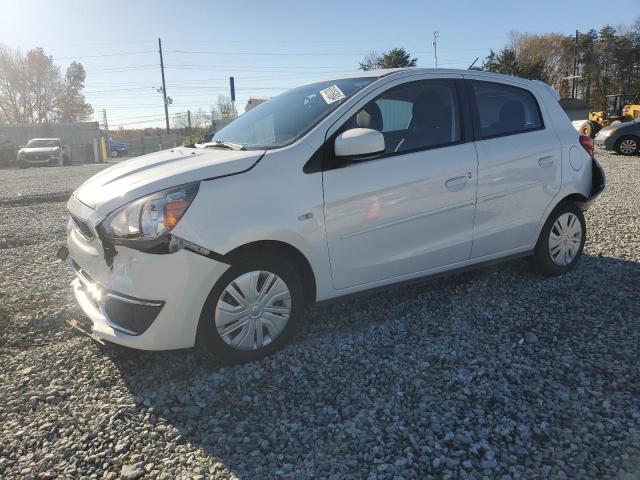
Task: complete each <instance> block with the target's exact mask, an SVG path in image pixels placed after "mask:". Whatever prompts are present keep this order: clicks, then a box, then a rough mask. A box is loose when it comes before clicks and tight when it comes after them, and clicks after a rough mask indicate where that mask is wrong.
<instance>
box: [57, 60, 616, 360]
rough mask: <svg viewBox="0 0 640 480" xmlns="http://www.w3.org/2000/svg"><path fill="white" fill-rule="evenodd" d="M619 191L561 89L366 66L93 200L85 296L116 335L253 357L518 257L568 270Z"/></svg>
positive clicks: (85, 214) (73, 202) (78, 211)
mask: <svg viewBox="0 0 640 480" xmlns="http://www.w3.org/2000/svg"><path fill="white" fill-rule="evenodd" d="M603 188H604V175H603V172H602V170H601V169H600V167H599V166H598V164H597V163H596V162H595V160H593V144H592V141H591V139H589V138H587V137H578V135H577V133H576V131H575V129H574V128H573V126H572V125H571V122H570V121H569V120H568V118H567V116H566V115H565V113H564V112H563V110H562V108H561V107H560V105H559V104H558V96H557V94H556V93H555V92H554V91H553V90H552V89H551V88H550V87H549V86H547V85H546V84H544V83H541V82H537V81H528V80H523V79H519V78H513V77H507V76H502V75H496V74H488V73H482V72H476V71H457V70H442V69H438V70H423V69H402V70H381V71H372V72H360V73H357V74H353V75H348V76H345V77H343V78H337V79H334V80H330V81H323V82H319V83H314V84H310V85H305V86H302V87H299V88H296V89H293V90H290V91H288V92H286V93H284V94H282V95H279V96H277V97H274V98H273V99H271V100H269V101H267V102H265V103H263V104H261V105H259V106H257V107H256V108H254V109H252V110H251V111H249V112H247V113H245V114H244V115H242V116H241V117H239V118H238V119H237V120H235V121H234V122H232V123H231V124H230V125H228V126H227V127H225V128H224V129H222V130H220V131H219V132H218V133H217V134H216V135H215V137H214V138H213V139H212V141H211V142H210V143H207V144H204V145H201V146H200V148H186V147H181V148H174V149H172V150H165V151H163V152H159V153H154V154H151V155H146V156H143V157H139V158H137V159H134V160H129V161H126V162H122V163H120V164H118V165H114V166H113V167H111V168H108V169H106V170H104V171H102V172H100V173H98V174H97V175H95V176H94V177H93V178H91V179H90V180H88V181H87V182H86V183H85V184H83V185H82V186H80V187H79V188H78V189H77V190H76V191H75V192H74V194H73V196H72V197H71V199H70V200H69V203H68V208H69V211H70V214H71V219H70V222H69V228H68V256H69V260H70V263H71V265H72V266H73V268H74V270H75V271H76V274H77V279H76V280H74V282H73V289H74V292H75V295H76V298H77V300H78V302H79V303H80V305H81V306H82V308H83V310H84V311H85V313H86V314H87V315H88V316H89V318H90V319H91V320H92V322H93V333H94V334H96V335H98V336H99V337H101V338H103V339H106V340H109V341H112V342H115V343H119V344H123V345H128V346H131V347H135V348H141V349H150V350H151V349H153V350H157V349H175V348H185V347H192V346H194V345H195V344H199V345H202V346H203V347H204V348H206V349H208V350H210V351H211V352H213V353H215V354H218V355H221V356H223V357H227V358H231V359H233V360H237V361H246V360H252V359H256V358H259V357H261V356H263V355H266V354H269V353H271V352H273V351H275V350H276V349H278V348H279V347H281V346H282V345H283V344H284V343H285V342H286V341H287V340H288V339H289V338H290V337H291V334H292V333H293V331H294V330H295V328H296V326H297V325H298V324H299V323H300V321H301V317H302V315H303V311H304V310H303V308H304V306H305V304H313V303H316V302H323V301H327V300H331V299H335V298H337V297H341V296H344V295H348V294H352V293H356V292H361V291H364V290H370V289H373V288H377V287H383V286H389V285H393V284H397V283H398V282H403V281H407V280H413V279H417V278H421V277H425V276H430V275H435V274H441V273H443V272H451V271H456V270H459V269H462V268H467V267H470V266H479V265H483V264H486V263H487V262H494V261H496V260H505V259H509V258H514V257H517V256H526V255H530V256H532V260H533V263H534V265H535V266H536V267H537V269H538V270H540V271H541V272H543V273H545V274H559V273H563V272H566V271H567V270H569V269H571V268H573V267H574V266H575V264H576V262H577V261H578V260H579V258H580V256H581V253H582V248H583V245H584V242H585V237H586V225H585V221H584V217H583V214H582V211H583V210H584V209H585V208H586V207H587V205H588V204H589V203H590V202H591V201H592V200H593V198H594V197H595V196H596V195H597V194H598V193H599V192H600V191H601V190H602V189H603ZM63 254H64V253H63Z"/></svg>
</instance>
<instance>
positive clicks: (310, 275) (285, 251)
mask: <svg viewBox="0 0 640 480" xmlns="http://www.w3.org/2000/svg"><path fill="white" fill-rule="evenodd" d="M246 255H271V256H277V257H281V258H285V259H287V260H289V261H291V262H292V263H293V264H294V266H295V267H296V269H297V270H298V272H299V273H300V275H301V277H302V283H303V290H304V299H305V304H313V303H315V301H316V288H317V286H316V277H315V273H314V271H313V268H312V267H311V264H310V263H309V260H307V257H305V256H304V254H303V253H302V252H301V251H300V250H298V249H297V248H296V247H294V246H293V245H291V244H289V243H286V242H283V241H280V240H259V241H255V242H250V243H247V244H244V245H240V246H239V247H236V248H234V249H233V250H231V251H229V252H227V253H226V254H224V256H223V258H224V260H225V261H226V262H228V263H229V264H233V263H234V261H236V260H237V259H238V258H240V257H243V256H246Z"/></svg>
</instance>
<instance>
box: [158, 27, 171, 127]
mask: <svg viewBox="0 0 640 480" xmlns="http://www.w3.org/2000/svg"><path fill="white" fill-rule="evenodd" d="M158 48H159V53H160V72H162V98H163V99H164V119H165V121H166V123H167V133H171V130H170V129H169V101H168V100H167V85H166V83H165V81H164V61H163V60H162V40H160V38H158Z"/></svg>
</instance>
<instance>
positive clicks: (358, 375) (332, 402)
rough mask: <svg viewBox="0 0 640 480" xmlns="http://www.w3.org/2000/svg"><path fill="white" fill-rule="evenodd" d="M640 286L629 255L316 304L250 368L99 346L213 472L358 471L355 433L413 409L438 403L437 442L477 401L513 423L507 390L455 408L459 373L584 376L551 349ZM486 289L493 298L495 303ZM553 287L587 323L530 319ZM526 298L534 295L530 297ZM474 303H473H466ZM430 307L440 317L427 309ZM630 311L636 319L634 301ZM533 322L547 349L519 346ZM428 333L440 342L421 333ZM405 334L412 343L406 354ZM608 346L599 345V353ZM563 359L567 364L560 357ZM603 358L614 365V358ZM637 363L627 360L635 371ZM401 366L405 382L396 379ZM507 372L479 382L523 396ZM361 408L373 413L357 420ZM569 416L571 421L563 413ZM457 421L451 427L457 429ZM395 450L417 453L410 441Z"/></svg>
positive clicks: (406, 423)
mask: <svg viewBox="0 0 640 480" xmlns="http://www.w3.org/2000/svg"><path fill="white" fill-rule="evenodd" d="M634 284H635V285H636V286H637V285H640V264H639V263H637V262H632V261H625V260H620V259H616V258H608V257H599V256H592V255H584V257H583V259H582V261H581V263H580V265H579V266H578V268H577V269H576V270H575V271H573V272H571V273H569V274H567V275H565V276H563V277H556V278H543V277H540V276H537V275H535V274H532V273H529V270H528V266H527V264H526V262H525V261H515V262H509V263H505V264H502V265H496V266H492V267H489V268H485V269H482V270H478V271H474V272H470V273H465V274H462V275H456V276H453V277H449V278H446V279H438V280H434V281H430V282H424V283H418V284H414V285H411V286H405V287H399V288H395V289H392V290H390V291H388V292H386V293H382V294H376V295H374V296H369V297H362V298H359V299H356V300H353V301H350V302H341V303H336V304H333V305H331V306H328V307H321V308H315V309H312V310H311V311H310V319H309V321H308V322H307V325H305V327H304V328H303V331H302V332H300V333H299V334H298V335H297V337H296V338H295V339H294V341H293V343H292V344H291V345H290V346H288V347H285V348H284V350H282V351H281V352H278V353H277V354H275V355H273V356H272V357H270V358H267V359H264V360H262V361H259V362H253V363H250V364H245V365H235V366H230V365H225V364H224V363H221V362H219V361H214V360H211V358H209V357H202V356H200V355H199V354H198V353H196V352H194V351H192V350H185V351H175V352H140V351H135V350H130V349H126V348H123V347H118V346H114V345H107V346H105V347H104V348H102V349H101V351H102V352H103V353H105V354H106V355H108V356H109V357H110V359H111V360H112V361H113V364H114V365H115V367H117V368H118V370H119V372H120V375H121V377H122V379H123V380H124V382H125V385H126V388H127V389H128V390H129V391H130V392H131V394H132V396H133V399H134V401H135V404H136V408H137V409H139V410H140V413H141V414H145V413H149V416H150V418H151V420H150V421H151V422H152V423H166V424H168V425H171V426H173V427H174V428H175V429H176V430H177V432H176V433H175V435H174V436H171V435H170V434H168V433H166V434H165V435H168V437H167V438H166V439H165V440H166V442H168V443H173V444H176V443H177V444H180V443H188V444H190V445H192V446H195V447H198V448H201V449H203V450H204V451H205V452H206V454H207V455H208V457H209V460H210V462H211V466H210V468H211V469H213V470H211V471H214V470H216V469H217V471H223V472H226V473H234V474H235V475H238V476H241V477H242V476H248V477H247V478H258V477H263V476H264V477H273V476H274V475H275V476H278V475H285V476H286V475H287V474H292V472H301V471H306V472H308V473H317V472H323V473H322V475H320V474H318V475H319V476H323V475H324V474H325V473H327V472H333V473H337V474H338V475H339V476H344V475H354V474H355V471H356V470H354V469H358V468H361V467H362V465H361V464H360V462H359V464H358V465H353V464H352V465H351V466H349V465H347V464H346V463H345V461H344V459H345V458H346V457H347V456H352V455H355V454H357V453H358V452H360V453H362V452H364V451H368V450H369V449H370V445H369V444H368V442H367V441H365V442H359V441H358V440H357V436H358V432H359V431H360V430H361V429H366V430H367V432H368V435H373V437H374V438H375V435H376V432H378V435H386V434H387V433H388V428H389V423H392V424H393V423H395V425H392V428H393V429H395V428H397V427H399V426H402V428H404V429H405V430H407V431H411V430H412V429H413V427H414V426H415V425H414V424H413V422H415V421H417V420H415V418H417V417H420V421H421V422H422V421H424V419H422V417H421V415H422V414H423V413H424V412H422V413H419V412H421V411H422V410H423V409H425V408H432V409H433V410H432V411H431V413H427V414H426V417H427V418H430V420H428V422H430V425H431V427H430V428H432V430H433V432H432V438H433V439H435V441H442V438H443V437H444V435H445V433H446V430H440V429H439V428H437V427H434V426H433V425H434V424H436V425H437V424H438V422H447V421H449V419H450V418H461V416H462V417H464V416H465V415H466V414H467V413H470V412H471V409H472V408H476V407H477V406H478V405H480V406H482V405H483V402H485V404H486V405H485V406H488V407H489V408H492V409H495V410H496V411H497V412H500V411H502V410H504V412H505V413H503V416H505V417H507V418H508V419H509V415H511V414H513V415H514V416H515V415H516V414H515V413H512V412H511V410H509V407H508V401H505V400H504V399H501V398H500V397H496V398H498V400H493V399H489V400H486V399H484V398H482V396H481V395H480V394H479V395H480V397H476V401H477V402H478V405H475V406H469V407H468V408H469V411H467V410H465V407H461V406H460V405H459V404H456V403H455V402H454V403H452V404H451V405H453V406H452V407H447V403H446V402H445V399H451V398H454V399H455V398H457V397H458V396H468V397H469V398H473V395H474V393H473V392H472V393H468V392H467V390H466V389H472V388H473V387H472V384H471V383H469V382H468V381H467V382H466V383H465V382H464V381H460V380H458V377H459V376H461V375H462V373H460V372H461V371H464V369H465V368H467V367H468V365H466V363H468V362H470V364H471V367H468V368H472V367H473V365H474V362H476V361H480V362H485V363H486V364H487V365H489V367H488V368H492V362H493V361H494V359H495V358H499V359H500V360H499V362H503V363H501V364H500V365H499V367H498V366H495V368H496V370H498V368H504V369H508V368H511V366H510V364H509V362H510V361H511V360H510V359H511V358H514V359H517V362H519V363H518V367H517V368H522V369H523V371H525V372H526V375H530V376H531V377H536V376H538V377H539V381H541V382H543V383H546V384H548V385H553V386H554V388H556V386H558V388H560V389H565V388H569V387H566V385H571V384H572V382H575V383H579V382H580V381H581V380H580V379H578V377H577V376H576V378H575V379H574V378H573V377H572V376H571V375H572V373H571V372H570V373H567V374H563V376H561V377H560V376H558V377H554V376H553V375H554V374H553V373H550V372H552V370H550V369H551V368H552V366H553V362H555V361H556V360H555V359H554V358H553V357H554V355H555V353H554V349H555V348H557V349H558V351H559V352H560V351H563V352H564V349H565V347H564V345H563V344H562V338H560V340H558V339H557V337H558V336H560V335H563V334H566V335H568V336H573V341H576V340H575V339H576V338H581V337H585V338H587V339H588V336H589V335H590V334H591V332H592V328H593V326H594V325H597V324H599V325H602V322H604V321H605V320H607V317H606V315H607V313H606V312H608V309H610V308H611V306H615V305H616V304H617V305H619V302H620V299H621V298H626V297H625V296H626V295H631V293H632V292H633V285H634ZM567 285H568V287H567ZM603 286H606V290H607V291H608V292H609V291H610V292H618V293H617V295H618V296H617V297H616V296H615V295H613V296H611V295H612V294H611V293H605V296H607V297H606V298H604V297H603V296H602V294H601V291H602V288H603ZM567 292H568V293H567ZM489 293H490V294H491V295H492V297H493V298H491V299H490V300H487V297H488V296H489ZM554 294H557V295H558V297H557V298H558V299H560V300H561V301H565V302H568V303H569V304H571V303H572V302H574V303H575V304H576V305H577V306H578V307H580V309H581V311H582V312H583V317H584V318H577V319H575V320H579V322H575V321H574V320H571V321H565V320H562V319H560V320H553V321H546V320H545V321H543V320H539V319H537V317H535V316H527V310H528V309H531V308H534V307H532V304H534V303H535V305H536V306H535V308H534V309H538V310H539V311H540V312H542V313H540V315H542V316H544V317H545V318H546V316H548V315H549V313H548V312H547V311H546V310H544V308H543V307H540V306H538V305H539V304H540V303H544V300H545V298H548V296H549V295H554ZM532 295H535V296H536V298H538V300H536V301H535V302H534V301H533V300H532ZM479 297H481V298H479ZM630 301H632V302H633V300H630ZM460 302H463V303H464V302H467V303H469V304H470V305H469V306H468V307H464V308H466V309H464V310H462V313H461V314H460V312H458V311H457V310H455V308H457V304H459V303H460ZM474 302H476V303H478V305H479V306H474V305H471V304H473V303H474ZM487 302H490V303H487ZM610 304H611V305H610ZM487 305H491V307H487ZM432 308H433V309H435V311H436V312H438V316H436V317H432V316H429V311H430V310H431V309H432ZM461 308H462V307H461ZM538 310H536V311H538ZM552 310H553V309H550V310H549V311H552ZM492 311H495V312H498V313H497V314H495V315H494V314H492V313H491V312H492ZM627 311H628V312H631V311H635V312H636V313H638V304H637V300H636V301H635V304H633V305H630V306H628V307H627ZM584 312H588V314H587V313H584ZM623 313H624V312H623ZM447 315H450V316H458V317H460V318H458V319H457V320H456V321H455V322H454V321H453V320H451V321H450V322H449V320H447V319H446V318H444V317H446V316H447ZM625 315H626V313H625ZM518 316H521V317H522V318H524V320H523V319H522V318H519V317H518ZM397 319H400V320H397ZM622 320H624V319H622ZM614 321H615V320H614ZM394 322H396V323H394ZM398 322H399V323H398ZM545 322H546V323H545ZM422 323H424V324H426V325H427V326H428V329H427V332H426V333H425V335H422V336H420V337H410V336H409V335H408V333H407V328H406V327H407V325H408V326H411V325H416V324H422ZM461 328H462V331H461ZM528 329H531V330H534V331H537V337H536V342H538V337H539V339H540V340H539V342H540V343H539V344H538V345H536V348H538V350H539V351H536V350H533V346H530V348H529V349H526V348H525V347H526V345H525V346H524V347H522V345H523V337H522V335H520V334H521V333H524V331H525V330H528ZM409 330H410V329H409ZM380 333H382V335H378V334H380ZM367 335H369V336H367ZM385 335H387V337H385ZM425 336H427V337H429V336H432V337H433V338H427V340H424V337H425ZM616 338H617V336H616V333H615V332H612V333H608V332H607V333H606V334H605V335H604V337H603V340H602V342H603V346H606V342H608V341H611V342H614V340H615V339H616ZM405 342H407V344H408V345H410V347H407V348H405ZM553 342H555V343H553ZM478 344H481V348H480V347H478ZM549 345H551V346H549ZM610 347H613V345H611V346H610ZM543 348H544V349H545V350H544V352H543V354H542V353H540V352H541V351H542V349H543ZM576 348H577V347H576ZM585 348H586V347H585ZM518 349H520V350H518ZM411 350H413V351H411ZM416 352H417V353H416ZM479 352H482V353H483V354H484V355H485V359H484V360H482V359H480V360H478V357H479V356H480V355H481V353H479ZM513 352H515V353H513ZM609 353H611V355H615V352H609ZM609 353H607V352H604V353H603V358H604V357H605V356H606V355H608V354H609ZM511 355H513V357H511ZM563 355H564V356H562V361H563V362H566V355H567V354H566V352H565V353H563ZM558 356H559V358H560V355H558ZM607 358H609V360H611V361H612V362H615V358H614V357H613V356H610V357H607ZM505 359H506V360H505ZM514 361H515V360H514ZM558 361H559V360H558ZM626 361H628V360H626ZM635 363H636V365H635V367H634V366H633V365H630V366H629V368H632V369H633V368H637V366H638V365H637V364H638V362H637V361H636V362H635ZM542 364H544V365H545V368H547V367H546V365H547V364H549V365H551V367H548V368H547V369H546V370H542V367H541V370H540V371H536V365H542ZM427 367H428V368H427ZM485 367H486V365H481V367H478V368H483V369H484V368H485ZM399 371H403V372H404V374H406V376H407V377H409V378H408V379H404V378H401V377H402V375H400V374H399ZM508 374H509V372H508V371H507V373H506V374H503V373H501V372H497V373H496V375H493V374H487V375H486V376H485V378H484V380H482V382H481V383H478V384H477V387H478V388H479V389H482V390H481V391H482V392H484V393H483V395H487V396H491V395H493V394H494V392H497V391H501V390H505V389H506V390H505V391H507V392H508V393H507V395H514V396H516V395H519V394H520V393H518V392H521V390H519V389H521V388H522V387H521V386H520V385H515V386H514V387H513V388H514V389H511V387H508V388H507V387H505V385H504V384H503V383H502V382H503V381H505V380H504V379H505V375H508ZM519 375H524V374H523V373H521V372H520V373H517V376H519ZM576 375H577V374H576ZM594 375H595V374H594ZM472 377H473V375H472ZM518 378H519V377H518ZM478 381H479V380H478ZM519 381H520V380H518V382H519ZM518 382H516V383H518ZM637 387H638V385H635V386H634V387H633V388H637ZM398 392H400V393H398ZM509 392H511V393H509ZM525 393H526V390H525ZM398 395H400V400H399V402H400V403H397V402H398V398H397V396H398ZM532 395H533V394H532ZM532 398H533V397H532ZM505 402H506V403H505ZM514 402H515V400H514ZM518 402H519V403H518ZM526 402H528V398H527V397H526V396H523V397H521V398H519V399H518V400H517V402H515V403H516V404H519V405H520V406H522V405H524V406H525V410H526V408H530V409H531V411H530V412H529V413H530V415H531V416H532V417H534V418H535V417H536V416H537V415H542V414H540V413H537V412H534V410H536V409H538V410H540V402H539V400H538V403H536V404H534V403H533V401H532V402H531V403H530V404H529V406H528V407H527V406H526V405H527V403H526ZM387 404H388V405H397V406H396V407H394V409H395V414H396V416H395V417H394V416H393V415H389V412H386V413H385V405H387ZM389 408H390V407H389ZM554 408H555V407H554ZM541 410H544V409H541ZM363 412H365V413H366V415H367V419H366V421H365V420H363V422H364V423H362V424H360V423H359V422H360V420H361V415H362V414H363ZM567 414H570V412H567ZM434 418H436V420H434ZM563 418H564V417H563ZM511 420H517V419H510V421H511ZM565 421H566V422H571V421H572V420H571V418H570V417H566V420H565ZM472 427H473V425H471V426H469V425H467V426H466V427H465V428H472ZM570 427H571V425H569V424H568V426H567V428H570ZM451 428H452V429H453V430H452V433H451V434H452V435H453V434H455V435H458V434H459V433H460V431H456V430H455V427H451ZM483 428H484V427H483ZM571 428H572V427H571ZM575 428H576V429H577V428H578V427H577V426H576V427H575ZM385 432H387V433H385ZM403 432H404V430H403ZM395 435H396V436H397V435H400V434H399V433H397V432H396V433H395ZM403 435H404V433H403ZM447 435H448V433H447ZM541 435H542V434H541ZM400 436H402V435H400ZM541 438H542V437H541ZM403 442H404V443H403ZM445 442H446V441H445ZM373 443H375V440H374V441H373ZM400 447H401V449H402V448H405V449H406V448H407V447H409V448H413V447H412V444H411V441H410V440H406V439H405V440H403V441H402V442H400ZM354 449H355V450H356V451H354ZM361 450H362V451H361ZM492 458H493V457H492ZM371 461H372V462H373V458H371ZM352 463H353V462H352ZM365 467H366V465H365ZM430 469H431V466H428V467H427V470H430ZM359 472H360V473H359V474H362V472H361V471H359ZM423 473H424V471H423ZM359 474H358V475H359ZM358 475H356V476H358ZM291 478H296V477H291Z"/></svg>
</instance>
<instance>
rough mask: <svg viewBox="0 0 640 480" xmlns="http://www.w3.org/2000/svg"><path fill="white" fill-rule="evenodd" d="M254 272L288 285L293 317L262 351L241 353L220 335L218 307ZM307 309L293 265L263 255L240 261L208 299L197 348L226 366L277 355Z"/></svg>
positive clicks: (200, 325) (216, 286) (203, 313)
mask: <svg viewBox="0 0 640 480" xmlns="http://www.w3.org/2000/svg"><path fill="white" fill-rule="evenodd" d="M252 271H265V272H270V273H274V274H275V275H277V276H278V277H280V278H281V279H282V280H283V281H284V283H285V284H286V286H287V288H288V289H289V292H290V295H291V313H290V315H289V320H288V322H287V323H286V326H285V327H284V329H283V330H282V331H281V332H280V334H279V335H278V336H277V337H276V338H275V339H274V340H273V341H271V343H269V344H267V345H265V346H264V347H262V348H260V349H254V350H240V349H237V348H234V347H232V346H230V345H228V344H227V343H226V342H225V341H224V340H223V339H222V337H221V336H220V333H218V330H217V328H216V323H215V315H216V306H217V304H218V301H219V300H220V296H221V295H222V294H223V292H224V290H225V288H226V287H227V286H228V285H229V284H230V283H231V282H232V281H233V280H235V279H237V278H238V277H240V276H241V275H243V274H245V273H248V272H252ZM304 308H305V306H304V291H303V283H302V280H301V277H300V274H299V273H298V271H297V270H296V268H295V267H294V265H293V263H291V262H289V261H287V260H286V259H283V258H278V257H268V256H262V255H260V256H258V255H247V256H244V257H240V258H238V259H236V260H234V262H233V264H232V265H231V267H230V268H229V269H228V270H227V271H226V272H225V273H224V275H222V277H221V278H220V280H218V282H217V283H216V285H215V286H214V287H213V289H212V290H211V292H210V293H209V295H208V297H207V300H206V302H205V304H204V307H203V308H202V313H201V315H200V323H199V326H198V337H197V340H196V342H197V348H198V350H199V351H200V353H204V354H205V355H206V356H213V357H214V358H216V359H217V360H222V361H224V362H231V363H244V362H252V361H254V360H258V359H260V358H263V357H265V356H268V355H271V354H272V353H274V352H276V351H277V350H279V349H280V348H282V347H283V346H284V345H285V344H286V343H287V342H288V341H289V340H290V339H291V337H292V335H293V334H294V332H295V331H296V329H297V328H298V327H299V326H300V324H301V323H302V319H303V314H304Z"/></svg>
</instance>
